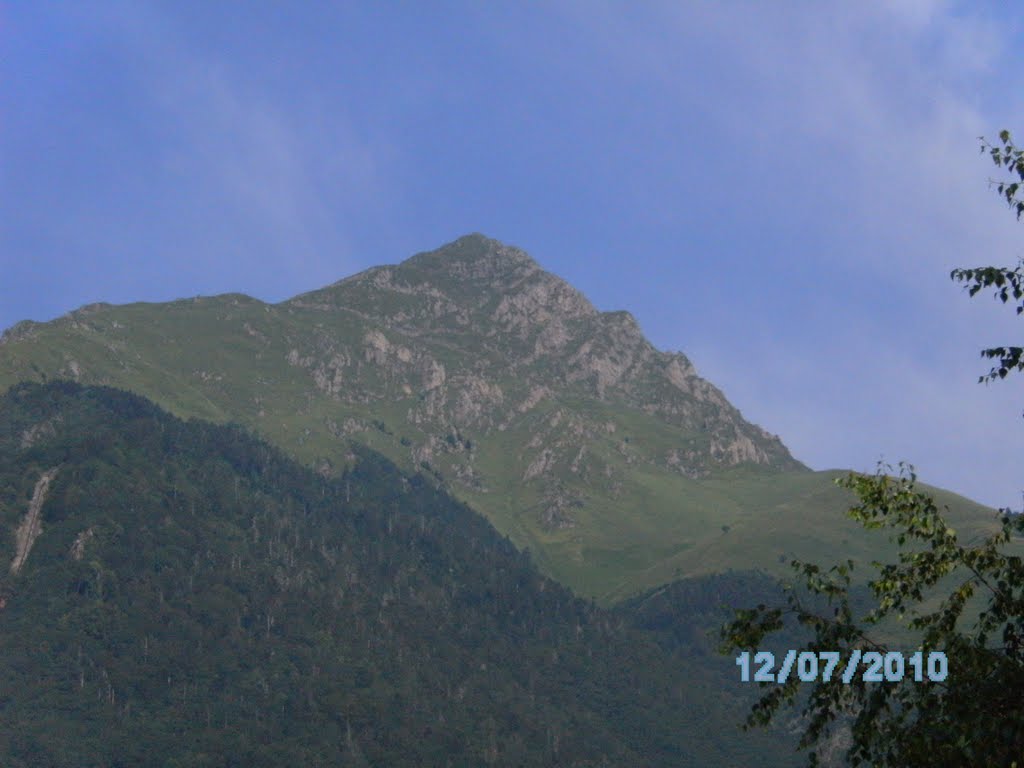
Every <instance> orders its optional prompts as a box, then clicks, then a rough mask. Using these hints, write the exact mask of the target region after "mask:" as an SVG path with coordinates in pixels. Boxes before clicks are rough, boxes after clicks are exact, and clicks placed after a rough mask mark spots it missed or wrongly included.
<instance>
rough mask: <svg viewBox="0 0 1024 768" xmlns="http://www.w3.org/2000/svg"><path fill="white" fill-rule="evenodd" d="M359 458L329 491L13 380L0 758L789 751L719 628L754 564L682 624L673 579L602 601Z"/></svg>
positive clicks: (573, 761)
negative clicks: (753, 707) (744, 727)
mask: <svg viewBox="0 0 1024 768" xmlns="http://www.w3.org/2000/svg"><path fill="white" fill-rule="evenodd" d="M352 451H353V456H352V468H351V469H350V470H348V471H346V472H345V473H344V474H343V475H342V476H341V477H336V478H330V479H328V478H325V477H322V476H320V475H318V474H316V473H315V472H314V471H313V470H311V469H308V468H306V467H303V466H301V465H299V464H297V463H296V462H294V461H291V460H289V459H287V458H285V457H284V456H283V455H282V454H281V453H280V452H279V451H278V450H276V449H275V448H273V447H271V446H269V445H268V444H266V443H265V442H262V441H260V440H259V439H257V438H256V437H254V436H252V435H250V434H248V433H247V432H246V431H245V430H243V429H241V428H239V427H236V426H215V425H212V424H209V423H205V422H201V421H195V420H193V421H189V422H184V421H181V420H179V419H177V418H175V417H173V416H171V415H169V414H167V413H166V412H164V411H162V410H161V409H160V408H158V407H157V406H155V405H154V404H152V403H151V402H149V401H147V400H145V399H143V398H140V397H138V396H135V395H132V394H129V393H126V392H123V391H119V390H115V389H110V388H105V387H85V386H80V385H78V384H73V383H69V382H53V383H50V384H46V385H40V384H20V385H17V386H15V387H13V388H11V389H10V390H9V391H8V392H7V393H6V394H5V395H4V396H3V397H2V399H0V552H4V553H8V555H9V556H10V557H11V558H12V567H10V568H8V567H7V566H6V565H4V566H3V568H2V571H3V575H2V576H0V604H2V605H3V608H2V609H0V755H2V758H3V759H2V762H3V764H4V765H5V766H11V767H12V768H19V767H21V766H24V767H26V768H27V767H28V766H32V767H33V768H36V767H38V766H97V767H98V766H109V767H110V768H113V767H114V766H137V765H139V766H140V765H167V766H273V765H309V766H317V765H319V766H328V765H330V766H336V765H342V766H412V765H417V766H423V765H429V766H480V765H501V766H533V765H537V766H542V765H552V766H553V765H558V766H599V765H605V766H627V765H628V766H686V765H694V766H697V765H752V764H757V765H761V766H771V765H788V764H791V763H792V762H793V759H794V755H793V743H794V742H793V739H792V736H791V735H790V734H789V733H787V731H786V730H785V729H784V728H782V727H779V728H777V729H774V730H771V731H769V732H766V733H753V734H751V733H742V732H741V731H739V729H738V727H737V724H738V723H739V722H740V721H741V720H742V714H743V713H744V712H745V711H746V709H747V708H748V707H749V705H750V703H751V701H753V700H754V697H755V696H756V693H757V691H756V689H754V690H746V689H745V688H744V687H743V686H742V685H741V684H740V683H738V682H737V678H736V675H735V674H734V673H733V665H732V664H731V662H730V660H729V659H723V658H721V657H720V656H717V655H716V654H715V653H714V652H713V649H714V644H715V640H714V638H711V639H709V637H710V635H709V634H708V627H714V626H715V625H716V624H717V623H720V620H721V618H722V617H723V615H724V612H725V609H726V608H727V607H728V605H729V603H730V602H731V601H732V600H733V599H734V597H735V596H737V595H739V594H742V595H743V596H744V597H747V598H749V597H750V595H751V594H755V593H756V592H757V591H758V590H757V589H752V588H751V586H750V585H751V582H750V581H749V580H750V579H754V580H755V581H756V580H757V579H758V578H759V577H752V576H749V575H745V574H736V575H733V574H726V575H723V576H718V577H715V578H713V579H706V580H703V581H701V582H694V583H693V584H691V585H690V586H689V587H686V588H685V589H688V590H689V594H691V596H692V599H691V600H690V601H689V602H687V601H686V600H682V601H675V602H674V603H673V605H674V606H675V607H674V608H673V609H672V610H671V612H670V614H669V615H668V616H667V617H666V615H664V614H665V612H664V611H662V613H661V614H659V613H658V611H657V610H656V607H657V606H658V605H660V603H659V600H662V601H663V600H664V594H661V596H660V597H659V594H660V593H652V594H650V595H648V596H645V597H642V598H638V599H637V600H636V601H635V602H634V603H631V604H627V605H625V606H620V607H619V608H617V609H614V610H606V609H602V608H599V607H597V606H596V605H594V604H593V603H591V602H589V601H585V600H582V599H579V598H577V597H574V596H573V594H572V593H571V592H570V591H568V590H567V589H566V588H565V587H563V586H560V585H559V584H558V583H556V582H554V581H552V580H550V579H548V578H546V577H544V576H542V575H541V574H540V573H539V571H538V570H537V569H536V568H535V567H534V566H533V564H532V563H531V561H530V558H529V555H528V553H522V552H519V551H517V550H516V548H515V547H513V546H512V545H511V544H510V543H509V541H508V540H507V539H505V538H503V537H502V536H500V535H499V534H498V533H497V532H496V531H495V530H494V528H493V527H492V526H491V525H490V524H489V523H488V522H487V521H486V520H485V519H484V518H483V517H481V516H480V515H478V514H476V513H475V512H474V511H473V510H471V509H470V508H468V507H467V506H465V505H464V504H462V503H460V502H457V501H455V500H453V499H452V498H451V497H450V496H449V495H447V494H446V493H445V492H444V491H443V490H442V489H440V488H439V487H437V484H436V480H435V479H434V478H432V477H430V476H422V475H417V476H409V475H405V474H402V473H401V472H400V471H399V470H398V469H397V468H396V467H395V466H394V465H393V464H391V463H390V462H388V461H387V460H385V459H384V458H382V457H381V456H379V455H377V454H374V453H373V452H372V451H370V450H369V449H366V448H360V447H357V446H355V445H353V448H352ZM47 472H49V473H50V474H51V476H52V481H51V482H50V484H49V486H48V488H47V489H45V490H46V494H45V501H44V502H43V503H42V505H41V511H40V515H39V521H38V525H37V528H36V529H35V531H34V533H35V534H37V535H38V537H37V538H35V539H34V543H32V545H31V549H30V551H28V553H27V554H23V555H22V557H21V560H22V564H21V566H20V567H14V561H15V560H17V559H18V554H17V553H18V552H19V545H22V546H23V542H20V541H19V534H18V531H19V526H23V524H24V521H25V518H26V515H27V514H29V513H30V509H31V507H32V500H33V497H34V495H36V494H37V493H38V488H39V486H40V485H41V484H40V478H41V477H42V476H43V475H44V473H47ZM25 530H27V529H25ZM758 584H759V586H758V589H763V590H764V591H765V592H766V593H770V592H771V590H772V588H773V583H772V582H771V580H770V579H767V578H764V579H763V583H761V582H758ZM674 589H677V590H679V589H684V588H682V587H674ZM662 592H663V591H662ZM659 616H661V618H660V619H659V618H658V617H659ZM659 622H660V623H659ZM672 638H675V639H674V640H673V639H672Z"/></svg>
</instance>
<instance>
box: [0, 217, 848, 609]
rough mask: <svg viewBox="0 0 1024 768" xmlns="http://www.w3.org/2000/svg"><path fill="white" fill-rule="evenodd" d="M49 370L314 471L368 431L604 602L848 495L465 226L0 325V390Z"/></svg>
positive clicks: (804, 536)
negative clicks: (435, 239)
mask: <svg viewBox="0 0 1024 768" xmlns="http://www.w3.org/2000/svg"><path fill="white" fill-rule="evenodd" d="M53 378H69V379H74V380H76V381H79V382H81V383H88V384H104V385H110V386H115V387H120V388H123V389H127V390H131V391H134V392H137V393H139V394H141V395H144V396H146V397H148V398H150V399H152V400H154V401H155V402H157V403H158V404H160V405H161V406H163V407H164V408H167V409H168V410H170V411H171V412H173V413H175V414H176V415H178V416H181V417H199V418H206V419H212V420H214V421H219V422H236V423H240V424H242V425H244V426H245V427H247V428H249V429H251V430H253V431H254V432H255V433H257V434H258V435H260V436H261V437H263V438H265V439H267V440H269V441H271V442H273V443H275V444H276V445H278V446H279V447H281V448H282V449H283V450H285V451H286V452H287V453H289V454H290V455H292V456H294V457H295V458H297V459H299V460H300V461H302V462H304V463H306V464H307V465H310V466H313V467H315V468H316V469H317V470H318V471H319V472H320V473H321V474H323V475H325V476H331V475H338V474H339V473H340V472H341V471H342V470H343V469H344V467H345V466H348V465H350V463H351V461H352V458H353V445H354V444H364V445H367V446H369V447H370V448H373V449H375V450H377V451H379V452H381V453H383V454H384V455H386V456H387V457H389V458H390V459H392V460H394V461H395V462H397V463H398V464H399V465H400V466H402V467H403V468H405V469H406V470H413V471H418V472H422V473H424V474H426V475H427V476H430V477H433V478H434V480H433V481H434V482H437V483H439V484H443V485H445V486H446V487H448V488H449V489H450V490H451V491H452V492H453V493H454V494H455V495H456V496H458V497H460V498H461V499H462V500H463V501H466V502H468V503H470V504H471V505H472V506H473V507H474V508H476V509H478V510H479V511H480V512H482V513H483V514H484V515H486V516H487V517H488V518H489V519H490V520H491V522H492V523H494V525H495V526H496V527H497V528H498V530H499V531H501V532H502V533H504V534H505V535H507V536H508V537H509V538H511V539H512V541H513V542H514V543H515V544H516V545H517V546H519V547H520V548H523V549H528V550H529V551H530V553H531V555H532V556H533V558H534V560H535V561H536V562H537V564H538V565H539V566H540V567H541V568H542V569H543V570H544V571H546V572H547V573H548V574H549V575H552V576H554V577H556V578H558V579H560V580H561V581H563V582H564V583H566V584H568V585H570V586H571V587H573V588H574V589H575V590H577V591H578V592H580V593H582V594H585V595H588V596H591V597H596V598H598V599H601V600H604V601H612V600H616V599H619V598H621V597H624V596H627V595H629V594H633V593H635V592H636V591H638V590H640V589H642V588H646V587H650V586H654V585H657V584H660V583H664V582H667V581H669V580H671V579H673V578H675V577H678V576H682V575H693V574H697V573H706V572H712V571H719V570H723V569H724V568H725V567H731V566H732V565H733V564H736V565H740V566H742V567H763V568H766V569H768V570H776V571H777V570H779V569H780V568H781V567H782V566H780V565H779V563H782V562H784V561H787V560H788V557H789V555H791V554H796V553H800V552H801V551H805V552H809V551H814V552H817V550H818V548H819V547H820V545H821V539H820V537H817V532H816V529H815V523H814V520H808V519H806V517H805V516H802V515H803V513H804V512H805V511H807V510H810V509H814V510H815V512H814V515H815V517H818V516H821V515H824V514H826V513H825V512H823V511H822V510H828V509H833V510H839V509H841V508H842V507H843V504H844V502H845V498H844V497H843V496H842V495H841V494H839V492H838V491H836V490H835V489H833V488H832V485H831V483H830V482H829V481H830V480H831V477H825V476H823V475H822V473H813V472H811V471H810V470H808V469H807V468H806V467H804V466H803V465H802V464H800V463H799V462H798V461H796V460H795V459H794V458H793V457H792V456H791V455H790V453H789V451H788V450H787V449H786V447H785V446H784V445H783V444H782V442H781V441H780V440H779V438H778V437H776V436H774V435H770V434H768V433H767V432H765V431H764V430H763V429H761V428H760V427H758V426H756V425H754V424H751V423H750V422H748V421H746V420H745V419H744V418H743V417H742V415H741V414H740V412H739V411H738V410H737V409H736V408H734V407H733V406H732V405H731V404H730V403H729V402H728V401H727V400H726V399H725V397H724V396H723V395H722V393H721V392H720V391H719V390H718V389H717V388H716V387H715V386H714V385H712V384H711V383H709V382H708V381H706V380H704V379H702V378H701V377H700V376H698V374H697V372H696V371H695V370H694V367H693V365H692V364H691V363H690V361H689V360H688V359H687V358H686V357H685V356H684V355H683V354H681V353H678V352H664V351H660V350H657V349H655V348H654V346H653V345H652V344H651V343H650V342H649V341H647V339H646V338H645V337H644V335H643V333H642V332H641V330H640V328H639V326H638V324H637V322H636V320H635V319H634V318H633V316H632V315H631V314H629V313H628V312H624V311H619V312H600V311H598V310H597V309H595V308H594V306H593V305H592V304H591V303H590V302H589V301H588V300H587V298H586V297H585V296H583V295H582V294H581V293H580V292H579V291H577V290H576V289H574V288H573V287H572V286H571V285H569V284H568V283H567V282H565V281H564V280H562V279H560V278H558V277H557V276H555V275H553V274H551V273H549V272H546V271H545V270H544V269H542V268H541V267H540V266H539V265H538V264H537V262H536V261H534V260H533V259H532V258H531V257H530V256H529V255H527V254H526V253H524V252H523V251H522V250H520V249H518V248H514V247H511V246H508V245H504V244H502V243H500V242H498V241H496V240H492V239H489V238H486V237H484V236H482V235H479V234H473V235H467V236H465V237H462V238H459V239H458V240H456V241H454V242H452V243H449V244H448V245H445V246H443V247H441V248H439V249H437V250H434V251H428V252H424V253H419V254H416V255H415V256H412V257H411V258H409V259H407V260H405V261H403V262H402V263H400V264H398V265H391V266H380V267H374V268H372V269H369V270H366V271H364V272H361V273H359V274H356V275H353V276H351V277H348V278H345V279H343V280H341V281H339V282H337V283H334V284H333V285H330V286H327V287H325V288H321V289H319V290H314V291H311V292H308V293H304V294H302V295H300V296H296V297H294V298H292V299H290V300H288V301H284V302H282V303H280V304H267V303H264V302H261V301H259V300H257V299H254V298H251V297H248V296H244V295H241V294H227V295H221V296H215V297H209V298H203V297H200V298H194V299H186V300H179V301H174V302H168V303H163V304H144V303H139V304H129V305H122V306H111V305H108V304H93V305H89V306H87V307H83V308H81V309H79V310H77V311H74V312H71V313H70V314H68V315H66V316H64V317H61V318H59V319H57V320H54V321H52V322H48V323H34V322H22V323H19V324H18V325H16V326H14V327H13V328H11V329H9V330H8V331H7V332H6V333H5V334H4V335H3V337H2V340H0V388H3V389H6V388H7V387H9V386H11V385H13V384H15V383H16V382H19V381H23V380H35V381H40V380H47V379H53ZM787 516H788V517H787ZM766 521H770V524H766ZM834 523H835V518H834V517H832V518H830V519H829V521H828V524H827V525H826V526H825V527H826V528H827V529H828V530H827V533H823V534H822V535H827V536H833V537H838V536H845V535H846V534H841V533H837V532H836V530H835V526H834ZM787 526H792V529H793V530H794V532H795V533H796V535H795V536H787V535H785V532H786V531H788V530H790V528H787ZM823 530H824V529H823ZM773 531H777V532H778V534H777V535H776V538H775V539H773V538H772V532H773ZM836 543H837V544H838V540H837V542H836ZM844 546H846V545H844ZM801 548H803V549H801Z"/></svg>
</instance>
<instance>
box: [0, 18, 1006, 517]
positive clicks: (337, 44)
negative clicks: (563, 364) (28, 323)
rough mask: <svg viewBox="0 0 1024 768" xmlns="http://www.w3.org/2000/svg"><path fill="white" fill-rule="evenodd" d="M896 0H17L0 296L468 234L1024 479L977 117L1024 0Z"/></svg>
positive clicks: (935, 462) (600, 299)
mask: <svg viewBox="0 0 1024 768" xmlns="http://www.w3.org/2000/svg"><path fill="white" fill-rule="evenodd" d="M1007 7H1008V6H1005V5H1002V4H998V5H997V4H986V3H976V2H964V3H945V2H929V1H928V0H907V2H889V3H883V2H874V1H872V0H864V1H863V2H856V3H853V2H841V3H840V2H836V3H824V2H810V1H807V2H796V1H795V0H794V2H787V3H755V2H735V3H725V2H722V3H710V2H690V3H682V2H671V3H669V2H666V3H659V2H648V3H643V4H640V3H625V2H622V3H602V2H597V0H588V1H587V2H566V3H560V2H550V3H544V4H541V3H522V2H486V3H484V2H475V3H469V2H466V3H459V2H437V3H397V2H395V3H378V2H372V3H371V2H365V3H355V2H352V3H326V2H324V3H313V2H310V3H287V4H285V3H269V2H268V3H229V2H221V3H209V2H198V3H190V2H165V3H156V2H145V1H144V0H134V1H133V2H123V3H121V2H105V3H91V2H80V3H79V2H76V3H45V2H40V3H0V52H2V54H0V327H7V326H9V325H11V324H13V323H14V322H17V321H18V320H21V319H24V318H31V319H35V320H46V319H50V318H53V317H55V316H58V315H60V314H63V313H64V312H66V311H68V310H71V309H73V308H75V307H77V306H80V305H82V304H86V303H90V302H93V301H108V302H113V303H121V302H128V301H136V300H147V301H164V300H170V299H174V298H178V297H183V296H194V295H197V294H216V293H223V292H228V291H242V292H245V293H248V294H251V295H253V296H256V297H258V298H260V299H263V300H266V301H279V300H281V299H284V298H287V297H289V296H291V295H293V294H296V293H299V292H301V291H305V290H310V289H313V288H316V287H320V286H322V285H325V284H328V283H330V282H333V281H335V280H338V279H340V278H342V277H344V276H346V275H349V274H352V273H353V272H356V271H359V270H361V269H364V268H366V267H369V266H372V265H375V264H380V263H394V262H397V261H400V260H402V259H404V258H406V257H407V256H409V255H411V254H412V253H414V252H417V251H421V250H427V249H430V248H434V247H436V246H438V245H441V244H442V243H445V242H448V241H450V240H452V239H454V238H456V237H458V236H459V235H462V234H465V233H467V232H472V231H479V232H483V233H485V234H487V235H489V236H491V237H496V238H498V239H500V240H503V241H505V242H508V243H511V244H514V245H518V246H520V247H522V248H524V249H526V250H527V251H528V252H529V253H530V254H531V255H533V256H534V258H536V259H537V260H538V261H539V262H540V263H541V265H542V266H543V267H545V268H546V269H548V270H550V271H552V272H554V273H556V274H558V275H560V276H561V277H564V278H565V279H567V280H568V281H570V282H571V283H572V284H573V285H575V286H576V287H577V288H579V289H580V290H582V291H583V292H584V293H585V294H586V295H587V296H588V297H589V298H590V299H591V300H592V301H593V302H594V304H595V305H597V306H598V308H600V309H604V310H614V309H628V310H630V311H631V312H633V314H634V315H635V316H636V317H637V319H638V320H639V322H640V324H641V326H642V327H643V329H644V331H645V332H646V333H647V335H648V337H649V338H650V339H651V340H652V341H653V342H654V343H655V344H656V345H657V346H658V347H660V348H662V349H679V350H682V351H683V352H685V353H686V354H687V355H689V356H690V357H691V359H692V360H693V361H694V363H695V364H696V366H697V368H698V371H699V372H701V373H702V374H703V375H704V376H706V377H707V378H709V379H710V380H711V381H713V382H714V383H716V384H717V385H719V386H720V387H721V388H722V389H723V390H724V392H725V393H726V395H727V396H728V397H729V398H730V399H731V400H732V401H733V402H734V403H735V404H736V405H737V407H739V408H740V409H741V410H742V411H743V413H744V415H746V416H747V417H748V418H750V419H751V420H753V421H755V422H757V423H759V424H761V425H762V426H764V427H765V428H766V429H768V430H769V431H771V432H775V433H778V434H779V435H780V436H781V437H782V438H783V440H784V441H785V442H786V444H787V445H788V446H789V447H790V449H791V450H792V451H793V453H794V454H795V455H796V456H797V457H798V458H799V459H801V460H802V461H804V462H805V463H807V464H809V465H810V466H812V467H814V468H821V469H823V468H829V467H844V468H855V469H860V470H870V469H872V468H873V467H874V464H875V462H876V461H877V460H878V459H879V458H885V459H886V460H889V461H892V462H896V461H899V460H908V461H910V462H912V463H914V464H915V465H916V466H917V468H918V471H919V474H920V476H921V477H922V479H924V480H927V481H929V482H934V483H936V484H939V485H942V486H945V487H948V488H950V489H952V490H955V491H958V492H960V493H963V494H965V495H968V496H971V497H973V498H976V499H978V500H980V501H983V502H986V503H989V504H992V505H997V506H1013V507H1014V508H1019V507H1020V506H1021V491H1022V489H1024V473H1022V471H1021V469H1022V467H1021V459H1022V457H1024V419H1022V417H1021V414H1022V411H1024V386H1022V385H1024V378H1020V379H1008V380H1007V381H1005V382H1001V383H999V384H996V385H991V386H982V385H979V384H977V383H976V382H977V377H978V376H979V375H980V374H981V373H983V372H985V371H986V370H987V367H986V366H985V363H984V361H982V360H981V359H980V358H979V357H978V350H979V349H980V348H982V347H984V346H991V345H996V344H1004V343H1015V344H1019V343H1020V333H1021V325H1020V321H1018V320H1016V319H1015V318H1014V317H1013V316H1012V311H1008V310H1007V309H1006V308H1003V307H1000V306H998V305H997V304H996V303H995V302H994V301H992V300H991V299H989V298H987V297H984V298H983V297H981V296H979V297H977V298H975V299H973V300H969V299H968V298H967V296H966V294H964V293H963V292H962V290H961V288H959V287H958V286H956V285H954V284H953V283H952V282H950V280H949V277H948V275H949V271H950V269H951V268H953V267H954V266H958V265H959V266H970V265H979V264H990V263H994V264H1005V265H1013V264H1015V263H1016V261H1017V259H1018V258H1020V257H1021V256H1022V255H1024V248H1022V246H1021V244H1022V242H1024V240H1022V237H1024V223H1022V224H1018V223H1017V222H1016V221H1015V220H1014V218H1013V216H1012V214H1010V213H1009V212H1008V211H1007V210H1006V208H1005V206H1004V205H1002V204H1001V203H1000V201H999V200H998V199H997V197H996V195H995V193H994V192H993V191H992V190H991V189H990V188H989V186H988V183H987V182H988V179H989V178H990V177H992V176H994V175H995V174H996V169H995V167H994V166H993V165H992V164H991V162H990V161H988V160H987V159H986V158H985V157H983V156H981V155H980V154H979V152H978V146H979V144H978V139H977V137H978V136H980V135H986V136H989V137H993V138H994V137H995V135H996V134H997V133H998V131H999V130H1000V129H1002V128H1009V129H1010V130H1011V131H1012V130H1014V129H1017V130H1019V132H1020V136H1021V137H1022V138H1024V109H1022V102H1021V99H1020V96H1019V94H1018V90H1019V89H1018V88H1017V87H1016V83H1017V78H1016V75H1017V73H1019V72H1020V71H1021V63H1022V61H1021V53H1020V51H1021V50H1022V46H1021V45H1020V42H1021V24H1022V22H1024V13H1020V12H1017V13H1009V14H1008V13H1007V10H1006V9H1007Z"/></svg>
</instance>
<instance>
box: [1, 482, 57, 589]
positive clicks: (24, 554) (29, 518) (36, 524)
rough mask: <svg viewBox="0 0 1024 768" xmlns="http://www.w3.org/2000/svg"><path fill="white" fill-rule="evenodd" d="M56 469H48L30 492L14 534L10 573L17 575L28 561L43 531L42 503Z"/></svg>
mask: <svg viewBox="0 0 1024 768" xmlns="http://www.w3.org/2000/svg"><path fill="white" fill-rule="evenodd" d="M58 469H59V468H58V467H53V468H52V469H48V470H46V471H45V472H43V474H42V475H41V476H40V477H39V480H38V481H36V487H35V489H34V490H33V491H32V500H31V501H30V502H29V504H28V512H26V513H25V517H24V518H22V521H21V525H19V526H18V530H17V531H15V533H14V542H15V552H14V559H13V560H12V561H11V573H12V574H13V575H17V574H18V572H19V571H20V570H21V568H22V566H24V565H25V561H26V560H27V559H28V555H29V552H31V551H32V545H33V544H35V543H36V539H37V538H39V534H40V533H42V531H43V525H42V511H43V503H44V502H45V501H46V494H47V492H48V491H49V490H50V483H51V482H52V481H53V478H54V477H56V476H57V471H58Z"/></svg>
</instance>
